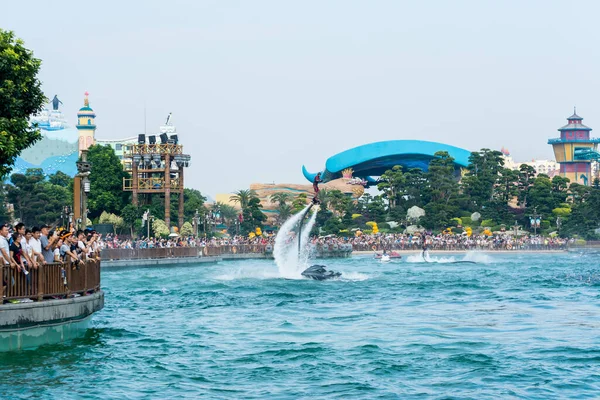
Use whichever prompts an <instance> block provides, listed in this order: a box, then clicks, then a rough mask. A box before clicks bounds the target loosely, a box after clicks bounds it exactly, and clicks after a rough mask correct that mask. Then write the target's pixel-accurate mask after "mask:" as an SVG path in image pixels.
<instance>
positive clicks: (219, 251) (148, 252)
mask: <svg viewBox="0 0 600 400" xmlns="http://www.w3.org/2000/svg"><path fill="white" fill-rule="evenodd" d="M309 246H310V247H311V249H314V251H316V252H318V253H323V252H325V253H327V252H329V253H350V252H351V251H352V249H351V248H342V247H338V246H337V245H335V246H329V245H317V246H313V245H309ZM272 252H273V245H272V244H229V245H219V246H198V247H155V248H145V249H144V248H138V249H103V250H102V252H101V255H102V259H104V260H137V259H162V258H186V257H219V256H221V255H229V254H265V253H272Z"/></svg>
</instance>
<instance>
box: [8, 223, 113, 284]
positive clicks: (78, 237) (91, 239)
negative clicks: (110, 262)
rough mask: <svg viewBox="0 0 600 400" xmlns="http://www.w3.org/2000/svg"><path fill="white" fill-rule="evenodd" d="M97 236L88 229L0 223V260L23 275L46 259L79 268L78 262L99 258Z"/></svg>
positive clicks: (94, 260)
mask: <svg viewBox="0 0 600 400" xmlns="http://www.w3.org/2000/svg"><path fill="white" fill-rule="evenodd" d="M100 237H101V235H99V234H98V233H97V232H96V231H93V230H91V229H88V230H76V229H74V228H71V229H68V230H67V229H65V230H59V229H51V227H50V226H48V225H42V226H40V227H37V226H34V227H31V228H27V227H26V226H25V225H24V224H23V223H18V224H16V225H15V226H11V225H8V224H4V225H2V226H0V262H2V266H4V267H7V268H10V269H14V270H17V271H19V272H21V273H23V274H25V275H28V274H29V271H31V269H38V268H39V266H40V265H45V264H48V263H61V264H67V263H68V264H70V265H72V266H73V268H79V266H80V264H81V263H82V262H86V261H92V262H97V260H99V259H100V258H99V257H100V252H99V250H100V246H99V242H100ZM4 278H6V277H4Z"/></svg>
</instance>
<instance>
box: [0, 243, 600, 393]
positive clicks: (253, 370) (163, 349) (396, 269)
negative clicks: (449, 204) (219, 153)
mask: <svg viewBox="0 0 600 400" xmlns="http://www.w3.org/2000/svg"><path fill="white" fill-rule="evenodd" d="M433 257H434V258H435V256H433ZM468 257H469V259H471V260H474V261H478V262H477V263H476V264H451V263H448V262H441V263H422V262H416V261H418V260H417V259H415V258H409V260H412V262H409V261H404V260H403V261H400V262H395V263H394V262H392V263H387V264H381V263H379V262H376V261H375V260H372V259H371V258H369V257H357V256H355V257H354V258H352V259H340V260H327V261H326V262H325V263H326V264H327V265H329V267H330V268H331V269H334V270H340V271H342V272H343V274H344V275H343V278H342V279H340V280H335V281H328V282H316V281H308V280H288V279H282V278H278V277H277V276H278V273H277V267H276V266H275V264H274V263H273V262H272V261H266V260H257V261H235V262H223V263H220V264H215V265H197V266H181V267H162V268H159V267H157V268H137V269H133V268H131V269H104V270H103V272H102V274H103V276H102V280H103V287H104V290H105V291H106V307H105V309H104V310H102V311H101V312H100V313H98V314H96V315H95V316H94V318H93V321H92V328H91V329H90V330H89V331H88V332H87V334H86V336H85V337H83V338H81V339H77V340H74V341H71V342H67V343H64V344H60V345H52V346H44V347H41V348H39V349H36V350H28V351H22V352H15V353H5V354H0V369H1V370H2V374H0V383H1V387H2V395H1V397H3V398H13V399H14V398H62V399H70V398H72V399H88V398H89V399H95V398H102V399H113V398H114V399H148V398H173V399H180V398H190V399H193V398H216V399H232V398H244V399H257V398H270V399H296V398H331V399H341V398H360V399H394V398H403V399H406V398H433V399H436V398H439V399H442V398H444V399H446V398H461V399H469V398H471V399H497V398H526V399H547V398H578V399H581V398H598V393H600V391H599V390H600V334H599V333H600V329H599V328H600V308H599V305H600V264H599V262H598V255H592V254H576V253H575V254H573V253H569V254H560V255H556V254H497V255H492V256H485V255H479V254H475V255H469V256H468ZM461 258H462V256H454V258H452V257H446V258H445V259H442V261H453V260H457V259H461Z"/></svg>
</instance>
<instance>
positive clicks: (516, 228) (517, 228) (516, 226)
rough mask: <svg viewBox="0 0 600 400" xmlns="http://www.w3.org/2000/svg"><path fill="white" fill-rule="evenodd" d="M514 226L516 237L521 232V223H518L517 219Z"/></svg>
mask: <svg viewBox="0 0 600 400" xmlns="http://www.w3.org/2000/svg"><path fill="white" fill-rule="evenodd" d="M512 228H513V229H514V230H515V239H516V238H517V236H518V234H519V224H518V223H517V221H515V224H514V225H513V226H512Z"/></svg>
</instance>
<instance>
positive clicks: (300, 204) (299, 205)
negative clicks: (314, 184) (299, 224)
mask: <svg viewBox="0 0 600 400" xmlns="http://www.w3.org/2000/svg"><path fill="white" fill-rule="evenodd" d="M307 204H308V196H307V195H306V193H300V194H299V195H298V196H297V197H296V198H295V199H294V201H293V202H292V212H294V213H297V212H298V211H300V210H302V209H303V208H304V207H306V205H307Z"/></svg>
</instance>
